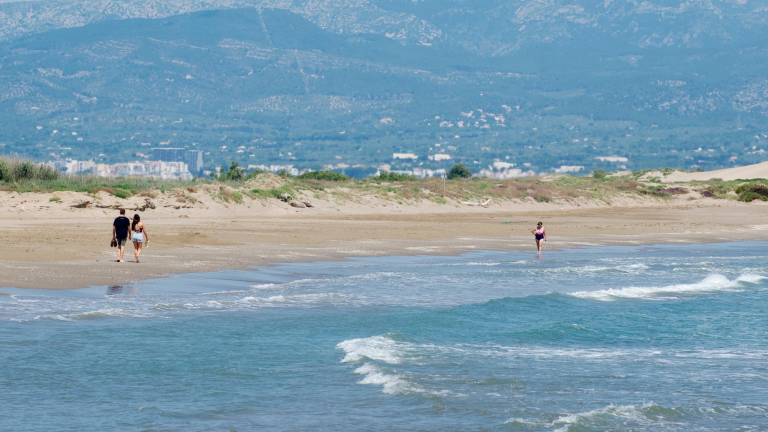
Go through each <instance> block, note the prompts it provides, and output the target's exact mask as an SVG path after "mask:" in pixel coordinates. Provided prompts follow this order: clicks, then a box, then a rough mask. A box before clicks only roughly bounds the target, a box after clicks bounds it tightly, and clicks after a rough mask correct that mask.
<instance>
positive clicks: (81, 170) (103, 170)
mask: <svg viewBox="0 0 768 432" xmlns="http://www.w3.org/2000/svg"><path fill="white" fill-rule="evenodd" d="M49 165H51V166H53V167H54V168H56V169H57V170H59V171H62V172H64V173H65V174H70V175H93V176H97V177H149V178H156V179H162V180H191V179H192V174H191V173H190V172H189V166H188V165H187V163H186V162H164V161H140V162H124V163H115V164H103V163H96V162H94V161H78V160H68V161H57V162H52V163H50V164H49Z"/></svg>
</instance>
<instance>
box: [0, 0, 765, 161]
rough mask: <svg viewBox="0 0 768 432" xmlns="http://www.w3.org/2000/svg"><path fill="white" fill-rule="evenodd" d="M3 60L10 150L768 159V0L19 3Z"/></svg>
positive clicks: (6, 28) (248, 156)
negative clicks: (766, 0)
mask: <svg viewBox="0 0 768 432" xmlns="http://www.w3.org/2000/svg"><path fill="white" fill-rule="evenodd" d="M0 59H1V60H0V82H2V83H3V85H2V86H0V121H2V124H3V125H4V127H3V128H0V152H2V153H6V154H19V155H24V156H32V157H35V158H39V159H54V158H65V157H74V158H90V157H92V156H93V157H98V159H100V160H106V161H119V160H129V159H136V158H140V157H142V156H143V155H146V154H148V153H149V150H148V148H150V147H157V146H162V145H172V146H186V147H190V148H200V149H203V150H205V151H206V152H207V153H208V154H207V158H208V160H209V161H211V163H213V164H219V163H225V162H227V161H229V160H239V161H240V162H242V163H244V164H294V165H297V166H300V167H313V168H319V167H321V166H323V165H326V164H335V165H336V166H339V167H345V166H351V165H368V166H374V167H375V166H376V165H378V164H381V163H392V164H394V165H395V167H398V166H403V167H409V166H419V165H421V166H424V167H431V168H439V167H444V166H447V165H449V164H450V163H452V162H454V161H463V162H466V163H468V164H470V166H472V167H473V169H476V170H479V169H480V168H483V167H485V166H487V165H489V164H490V163H492V162H493V161H504V162H506V163H509V164H515V165H516V166H518V167H520V168H521V170H523V171H535V172H540V171H552V170H554V169H558V168H559V169H561V170H568V169H569V167H570V168H571V169H573V170H578V169H583V171H584V172H587V171H589V170H591V169H595V168H608V169H618V168H620V167H626V168H630V169H636V168H638V169H639V168H645V167H658V166H674V167H684V168H714V167H723V166H729V165H733V164H743V163H750V162H759V161H762V160H764V159H766V152H768V121H767V120H768V76H766V75H765V70H768V6H766V5H763V3H762V2H759V3H758V2H754V1H748V0H733V1H725V0H723V1H715V0H698V1H693V0H691V1H682V2H669V1H658V0H657V1H650V0H649V1H634V0H633V1H621V2H619V1H611V0H605V1H586V0H579V1H557V0H537V1H534V0H528V1H508V0H507V1H505V0H336V1H333V0H303V1H299V0H296V1H291V0H264V1H257V0H203V1H187V0H170V1H159V0H158V1H155V0H138V1H130V2H127V1H106V0H91V1H81V0H73V1H66V0H60V1H55V0H54V1H28V2H11V3H6V2H0ZM402 152H405V153H414V154H416V155H417V157H418V159H417V160H416V161H413V160H406V161H394V162H393V161H392V154H393V153H402ZM99 155H101V156H99ZM438 155H439V156H438ZM446 155H450V157H451V159H450V160H446V159H447V157H446ZM430 157H431V159H432V160H430ZM579 167H583V168H579Z"/></svg>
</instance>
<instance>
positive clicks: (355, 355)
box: [336, 336, 403, 364]
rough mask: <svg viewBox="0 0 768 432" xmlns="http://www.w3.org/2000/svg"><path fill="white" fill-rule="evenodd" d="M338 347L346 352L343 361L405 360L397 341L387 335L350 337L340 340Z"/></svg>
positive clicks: (392, 362)
mask: <svg viewBox="0 0 768 432" xmlns="http://www.w3.org/2000/svg"><path fill="white" fill-rule="evenodd" d="M336 347H337V348H339V349H340V350H342V351H344V353H345V355H344V358H343V359H342V360H341V361H342V362H343V363H357V362H360V361H363V360H364V359H369V360H377V361H381V362H384V363H388V364H399V363H401V362H402V361H403V355H402V352H401V351H400V350H399V349H398V344H397V342H395V341H394V340H393V339H391V338H389V337H386V336H372V337H367V338H360V339H348V340H345V341H342V342H339V343H338V344H337V345H336Z"/></svg>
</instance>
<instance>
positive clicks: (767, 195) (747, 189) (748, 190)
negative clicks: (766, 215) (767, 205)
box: [736, 183, 768, 202]
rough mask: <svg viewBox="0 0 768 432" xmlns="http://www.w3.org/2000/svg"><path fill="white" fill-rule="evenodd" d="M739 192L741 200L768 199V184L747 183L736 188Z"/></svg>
mask: <svg viewBox="0 0 768 432" xmlns="http://www.w3.org/2000/svg"><path fill="white" fill-rule="evenodd" d="M736 193H737V194H739V201H744V202H752V201H758V200H759V201H768V184H766V183H745V184H743V185H741V186H739V187H737V188H736Z"/></svg>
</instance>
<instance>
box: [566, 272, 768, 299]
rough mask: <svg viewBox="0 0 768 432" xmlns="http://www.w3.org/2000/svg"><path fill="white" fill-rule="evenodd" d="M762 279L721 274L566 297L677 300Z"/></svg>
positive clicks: (762, 277) (580, 292)
mask: <svg viewBox="0 0 768 432" xmlns="http://www.w3.org/2000/svg"><path fill="white" fill-rule="evenodd" d="M764 279H766V278H765V277H764V276H761V275H756V274H745V275H741V276H739V277H737V278H735V279H728V277H726V276H724V275H722V274H713V275H709V276H707V277H706V278H704V279H703V280H701V281H699V282H695V283H690V284H674V285H666V286H656V287H653V286H650V287H627V288H609V289H604V290H596V291H577V292H573V293H569V294H568V295H570V296H572V297H578V298H582V299H588V300H598V301H613V300H618V299H648V300H664V299H677V298H679V296H689V295H695V294H700V293H712V292H717V291H734V290H738V289H740V288H742V287H743V286H744V284H757V283H760V282H761V281H763V280H764Z"/></svg>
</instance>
